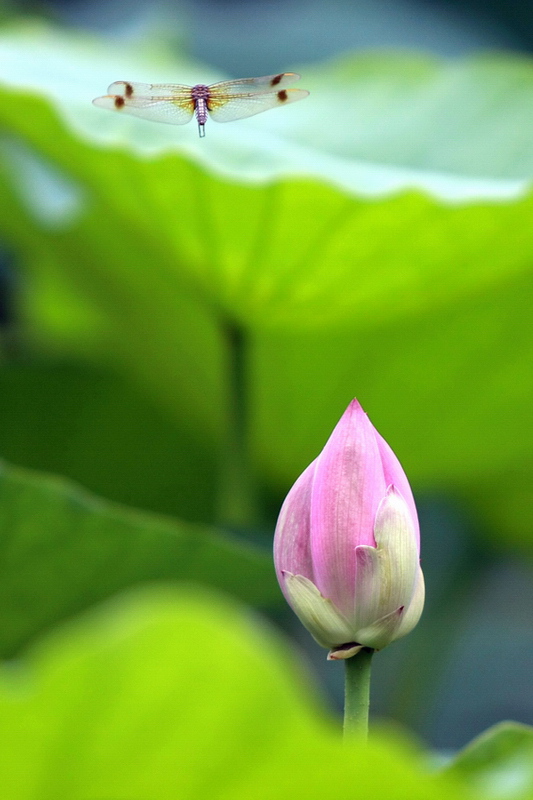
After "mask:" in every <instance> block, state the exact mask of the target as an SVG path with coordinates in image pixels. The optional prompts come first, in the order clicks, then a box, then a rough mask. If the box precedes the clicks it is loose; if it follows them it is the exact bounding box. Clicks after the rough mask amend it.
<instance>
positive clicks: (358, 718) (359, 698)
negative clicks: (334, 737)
mask: <svg viewBox="0 0 533 800" xmlns="http://www.w3.org/2000/svg"><path fill="white" fill-rule="evenodd" d="M373 655H374V651H373V650H372V649H371V648H369V647H364V648H363V649H362V650H360V651H359V652H358V653H357V655H355V656H352V657H351V658H347V659H346V661H345V662H344V664H345V670H346V671H345V677H344V739H345V741H349V740H352V741H353V740H354V739H360V740H366V738H367V736H368V706H369V704H370V666H371V663H372V656H373Z"/></svg>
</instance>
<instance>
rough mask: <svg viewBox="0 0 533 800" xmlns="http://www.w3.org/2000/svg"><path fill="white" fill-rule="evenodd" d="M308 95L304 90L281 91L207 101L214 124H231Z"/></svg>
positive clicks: (216, 98)
mask: <svg viewBox="0 0 533 800" xmlns="http://www.w3.org/2000/svg"><path fill="white" fill-rule="evenodd" d="M308 94H309V92H308V91H306V90H305V89H282V90H280V91H279V92H269V93H268V94H248V95H244V94H243V95H236V96H233V97H232V96H229V97H225V98H224V97H220V98H218V97H210V98H209V100H208V101H207V107H208V109H209V114H210V116H211V117H212V118H213V119H214V120H215V121H216V122H232V121H233V120H235V119H244V118H245V117H253V116H254V114H260V113H261V111H268V109H269V108H278V107H279V106H286V105H287V104H288V103H295V102H296V101H297V100H303V98H304V97H307V95H308Z"/></svg>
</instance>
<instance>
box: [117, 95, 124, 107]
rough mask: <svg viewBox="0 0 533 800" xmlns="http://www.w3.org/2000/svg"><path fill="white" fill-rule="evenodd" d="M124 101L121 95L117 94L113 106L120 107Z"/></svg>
mask: <svg viewBox="0 0 533 800" xmlns="http://www.w3.org/2000/svg"><path fill="white" fill-rule="evenodd" d="M125 103H126V101H125V100H124V98H123V97H120V96H119V95H117V96H116V97H115V108H122V106H123V105H124V104H125Z"/></svg>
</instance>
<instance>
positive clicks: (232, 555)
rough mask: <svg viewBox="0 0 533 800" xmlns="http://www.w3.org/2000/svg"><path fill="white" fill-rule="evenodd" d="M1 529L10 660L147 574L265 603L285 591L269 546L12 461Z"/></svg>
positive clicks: (0, 585) (0, 593)
mask: <svg viewBox="0 0 533 800" xmlns="http://www.w3.org/2000/svg"><path fill="white" fill-rule="evenodd" d="M0 530H1V531H2V554H3V557H2V571H1V577H0V613H1V616H2V619H3V625H2V631H1V632H0V654H1V655H2V656H4V657H5V656H12V655H13V653H14V652H15V651H17V650H18V649H19V648H20V646H21V645H23V644H26V643H27V641H28V640H29V639H31V638H32V636H34V635H35V634H36V633H38V632H39V631H40V630H43V629H45V628H47V627H48V626H49V625H51V624H52V623H54V622H56V621H57V620H60V619H63V618H64V617H67V616H70V615H72V614H73V613H76V612H78V611H80V610H82V609H84V608H87V607H88V606H89V605H91V604H92V603H94V602H95V601H97V600H100V599H102V598H105V597H108V596H109V595H111V594H113V593H114V592H116V591H118V590H120V589H122V588H124V587H127V586H131V585H132V584H135V583H139V582H141V581H147V580H153V579H156V578H159V579H161V578H163V579H174V580H196V581H200V582H204V583H207V584H211V585H212V586H215V587H217V588H220V589H225V590H227V591H230V592H233V594H235V595H237V596H240V597H242V598H243V599H245V600H246V601H247V602H249V603H251V604H252V605H258V606H265V605H269V604H272V602H273V601H277V600H278V598H279V594H280V593H279V590H278V587H277V584H276V581H275V579H274V570H273V566H272V561H271V558H270V554H268V553H266V552H263V551H261V550H258V549H255V548H253V547H252V546H250V545H246V544H243V543H241V542H239V541H237V540H232V539H231V538H229V537H225V536H222V535H221V534H220V532H218V531H214V530H211V529H209V528H202V527H201V526H199V525H192V524H190V523H183V522H182V523H179V522H177V521H174V520H170V519H168V520H167V519H164V518H159V517H155V516H150V515H148V514H145V515H142V514H140V513H138V512H131V511H129V510H128V509H126V508H121V507H120V506H114V505H112V504H110V503H106V502H104V501H102V500H100V499H98V498H96V497H92V496H90V495H88V494H87V493H85V492H83V491H81V490H80V489H79V488H77V487H75V486H72V485H70V484H67V483H66V482H64V481H61V480H59V479H53V478H49V477H46V476H42V475H38V474H32V473H27V472H25V471H24V470H17V469H13V468H9V467H7V466H2V467H1V469H0Z"/></svg>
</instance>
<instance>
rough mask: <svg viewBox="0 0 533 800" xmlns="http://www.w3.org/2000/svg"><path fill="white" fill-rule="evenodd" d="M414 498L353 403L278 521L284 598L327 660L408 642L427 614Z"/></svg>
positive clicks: (394, 462) (276, 552)
mask: <svg viewBox="0 0 533 800" xmlns="http://www.w3.org/2000/svg"><path fill="white" fill-rule="evenodd" d="M419 553H420V532H419V527H418V518H417V514H416V507H415V503H414V500H413V495H412V492H411V488H410V486H409V483H408V481H407V478H406V476H405V473H404V471H403V469H402V467H401V465H400V462H399V461H398V459H397V458H396V456H395V455H394V453H393V452H392V450H391V449H390V447H389V445H388V444H387V442H386V441H385V440H384V439H383V438H382V437H381V436H380V435H379V433H378V432H377V431H376V429H375V428H374V426H373V425H372V423H371V422H370V420H369V419H368V417H367V415H366V414H365V412H364V411H363V409H362V408H361V406H360V405H359V403H358V402H357V400H353V401H352V402H351V403H350V405H349V406H348V408H347V409H346V411H345V413H344V414H343V416H342V418H341V420H340V421H339V423H338V424H337V426H336V428H335V430H334V431H333V433H332V434H331V436H330V438H329V440H328V441H327V443H326V445H325V447H324V449H323V450H322V452H321V453H320V455H319V456H318V458H316V459H315V460H314V461H313V463H312V464H310V465H309V466H308V467H307V469H306V470H305V471H304V472H303V473H302V475H300V477H299V478H298V480H297V481H296V483H295V484H294V486H293V487H292V489H291V490H290V492H289V494H288V495H287V497H286V499H285V502H284V503H283V506H282V509H281V511H280V515H279V519H278V523H277V526H276V535H275V538H274V562H275V565H276V572H277V576H278V581H279V584H280V586H281V589H282V591H283V593H284V595H285V597H286V599H287V602H288V603H289V605H290V606H291V607H292V609H293V610H294V612H295V613H296V614H297V615H298V617H299V618H300V621H301V622H302V623H303V624H304V625H305V627H306V628H307V629H308V631H309V632H310V633H311V634H312V635H313V636H314V638H315V639H316V641H317V642H318V643H319V644H321V645H322V646H323V647H327V648H329V649H330V653H329V655H328V658H329V659H339V658H349V657H350V656H353V655H355V654H356V653H357V652H359V650H361V648H363V647H370V648H373V649H376V650H380V649H381V648H382V647H385V645H387V644H390V642H393V641H394V640H395V639H399V638H400V637H401V636H405V634H406V633H409V631H411V630H412V629H413V628H414V626H415V625H416V623H417V622H418V620H419V618H420V615H421V613H422V608H423V605H424V579H423V576H422V570H421V569H420V565H419Z"/></svg>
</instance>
